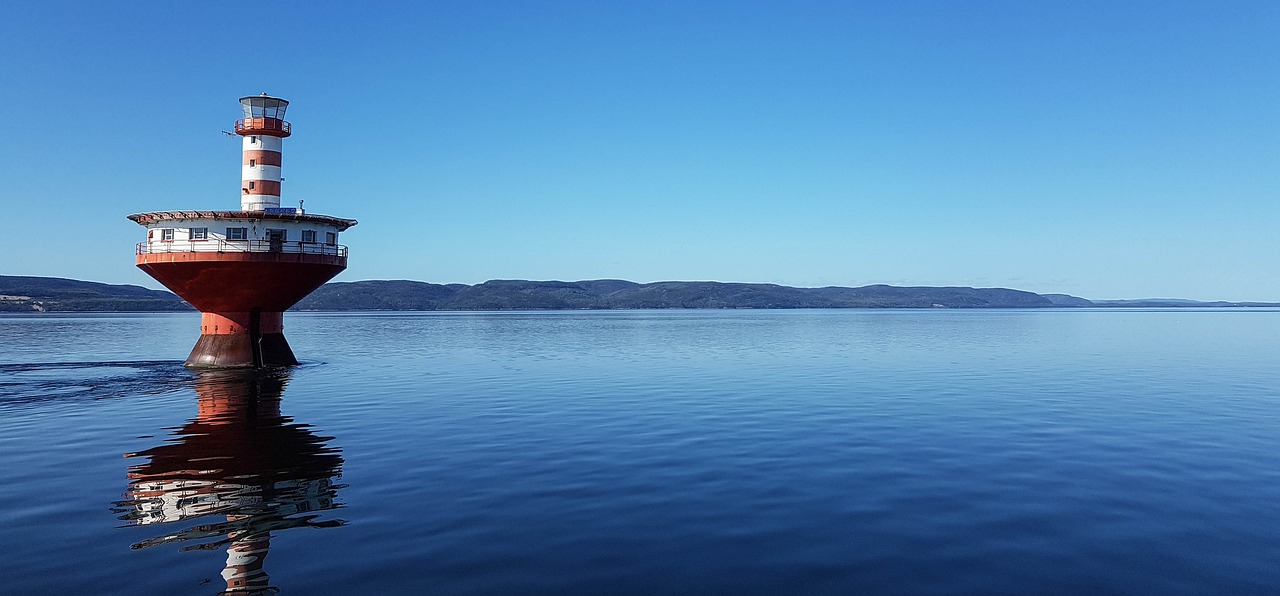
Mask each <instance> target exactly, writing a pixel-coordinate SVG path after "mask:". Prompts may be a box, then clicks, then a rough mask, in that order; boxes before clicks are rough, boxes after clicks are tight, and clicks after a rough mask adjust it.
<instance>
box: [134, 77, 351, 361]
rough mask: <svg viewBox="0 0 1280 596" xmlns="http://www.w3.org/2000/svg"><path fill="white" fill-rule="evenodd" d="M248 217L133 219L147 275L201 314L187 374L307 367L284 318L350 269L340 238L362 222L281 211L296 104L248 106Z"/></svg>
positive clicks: (273, 100) (264, 101)
mask: <svg viewBox="0 0 1280 596" xmlns="http://www.w3.org/2000/svg"><path fill="white" fill-rule="evenodd" d="M240 107H241V109H242V110H243V111H244V117H243V118H241V119H239V120H237V121H236V123H235V134H237V135H240V137H241V138H242V139H243V140H242V146H243V149H242V151H241V176H240V179H241V181H240V210H238V211H153V212H148V213H135V214H133V215H130V216H129V219H131V220H133V221H135V222H137V223H138V224H140V225H142V226H143V227H145V228H146V229H147V239H146V240H145V241H144V242H140V243H138V245H137V250H136V262H137V265H138V267H139V268H141V269H142V270H143V271H146V272H147V274H148V275H150V276H151V277H153V278H155V279H156V281H159V282H160V283H161V284H164V286H165V287H166V288H169V289H170V290H172V291H173V293H175V294H177V295H178V296H179V297H181V298H182V299H183V300H186V301H187V302H188V303H190V304H191V305H192V306H194V307H195V308H196V309H198V310H199V311H200V312H201V313H202V314H201V320H200V339H199V340H198V341H197V342H196V345H195V348H193V349H192V350H191V355H190V356H188V357H187V361H186V365H187V366H192V367H263V366H288V365H294V364H297V363H298V360H297V358H296V357H294V355H293V350H292V349H291V348H290V347H289V342H288V341H286V340H285V338H284V311H286V310H288V309H289V307H291V306H293V305H294V304H296V303H297V302H298V301H299V300H301V299H303V298H304V297H306V295H307V294H310V293H311V292H312V291H313V290H315V289H316V288H318V287H320V286H321V285H322V284H324V282H326V281H329V280H330V279H332V278H333V276H335V275H337V274H338V273H341V272H342V270H343V269H346V268H347V247H345V246H343V245H340V244H338V234H339V233H341V232H344V231H346V230H347V228H350V227H351V226H354V225H356V221H355V220H354V219H343V218H339V217H331V216H327V215H309V214H307V213H305V212H304V211H303V210H302V209H301V208H300V207H281V206H280V187H281V181H282V180H283V178H281V177H280V166H281V163H282V160H281V155H282V154H281V149H282V146H283V143H284V139H285V138H286V137H288V136H289V135H291V134H292V132H293V130H292V128H293V127H292V125H291V124H290V123H289V122H288V121H286V120H285V119H284V114H285V110H286V109H287V108H288V107H289V102H288V101H287V100H284V99H281V98H278V97H271V96H269V95H267V94H265V93H264V94H262V95H257V96H253V95H251V96H248V97H242V98H240Z"/></svg>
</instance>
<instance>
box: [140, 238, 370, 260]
mask: <svg viewBox="0 0 1280 596" xmlns="http://www.w3.org/2000/svg"><path fill="white" fill-rule="evenodd" d="M175 252H256V253H284V254H295V255H296V254H302V255H329V256H334V257H343V258H346V256H347V247H346V246H345V245H342V244H324V243H322V242H298V241H296V240H295V241H284V240H221V239H209V240H150V241H147V242H139V243H138V246H137V252H136V253H135V254H139V255H146V254H154V253H175Z"/></svg>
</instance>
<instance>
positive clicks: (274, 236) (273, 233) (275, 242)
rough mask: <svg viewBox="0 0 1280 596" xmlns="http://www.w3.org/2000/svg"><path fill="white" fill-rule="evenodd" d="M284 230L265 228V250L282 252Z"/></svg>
mask: <svg viewBox="0 0 1280 596" xmlns="http://www.w3.org/2000/svg"><path fill="white" fill-rule="evenodd" d="M284 239H285V231H284V230H272V229H268V230H267V250H268V251H270V252H284Z"/></svg>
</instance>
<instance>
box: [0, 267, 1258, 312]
mask: <svg viewBox="0 0 1280 596" xmlns="http://www.w3.org/2000/svg"><path fill="white" fill-rule="evenodd" d="M1228 306H1263V307H1277V306H1280V303H1267V302H1199V301H1195V300H1180V299H1173V298H1152V299H1143V300H1088V299H1085V298H1079V297H1076V296H1069V295H1067V294H1036V293H1033V292H1026V291H1023V290H1013V289H1008V288H969V287H927V286H921V287H900V286H888V285H871V286H863V287H858V288H845V287H824V288H794V287H789V286H780V285H776V284H751V283H723V282H710V281H664V282H655V283H647V284H641V283H635V282H630V281H624V280H617V279H598V280H586V281H576V282H563V281H526V280H492V281H487V282H484V283H481V284H476V285H466V284H432V283H426V282H420V281H407V280H369V281H354V282H330V283H327V284H325V285H323V286H321V287H320V288H319V289H317V290H316V291H315V292H314V293H312V294H311V295H310V296H308V297H307V298H305V299H303V300H302V301H301V302H299V303H298V305H297V306H296V307H295V308H294V310H322V311H360V310H563V309H649V308H652V309H664V308H757V309H763V308H1055V307H1056V308H1063V307H1198V308H1204V307H1228ZM190 309H191V307H190V305H188V304H187V303H186V302H183V301H182V300H181V299H179V298H178V297H177V296H175V295H173V294H172V293H170V292H167V291H164V290H151V289H148V288H143V287H141V286H133V285H113V284H104V283H97V282H88V281H78V280H72V279H62V278H56V277H32V276H9V275H0V312H32V311H84V312H129V311H182V310H190Z"/></svg>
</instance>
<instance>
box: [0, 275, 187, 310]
mask: <svg viewBox="0 0 1280 596" xmlns="http://www.w3.org/2000/svg"><path fill="white" fill-rule="evenodd" d="M158 310H191V306H190V305H189V304H187V303H186V302H183V301H182V300H181V299H180V298H178V297H177V296H174V295H173V294H172V293H170V292H166V291H164V290H150V289H147V288H144V287H142V286H130V285H112V284H103V283H97V282H92V281H79V280H74V279H63V278H60V277H28V276H21V275H0V312H32V311H96V312H128V311H158Z"/></svg>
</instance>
